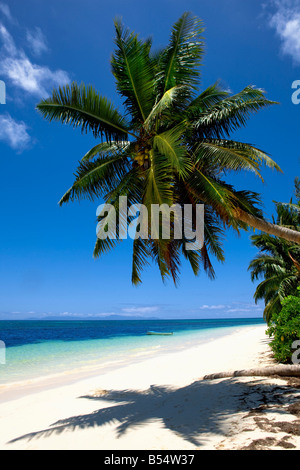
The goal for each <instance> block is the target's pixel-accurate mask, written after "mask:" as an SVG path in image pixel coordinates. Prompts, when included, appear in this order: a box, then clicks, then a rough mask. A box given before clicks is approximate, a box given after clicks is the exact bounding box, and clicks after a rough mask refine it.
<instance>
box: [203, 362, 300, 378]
mask: <svg viewBox="0 0 300 470" xmlns="http://www.w3.org/2000/svg"><path fill="white" fill-rule="evenodd" d="M271 376H280V377H300V365H274V366H270V367H262V368H261V369H245V370H236V371H234V372H219V373H217V374H210V375H205V376H204V377H203V380H216V379H224V378H228V377H271Z"/></svg>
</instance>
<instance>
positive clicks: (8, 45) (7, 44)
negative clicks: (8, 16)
mask: <svg viewBox="0 0 300 470" xmlns="http://www.w3.org/2000/svg"><path fill="white" fill-rule="evenodd" d="M0 38H1V39H2V42H3V53H5V52H6V54H8V55H10V56H15V55H16V54H17V48H16V46H15V43H14V40H13V38H12V36H11V34H9V32H8V31H7V29H6V28H5V26H4V25H3V24H1V23H0Z"/></svg>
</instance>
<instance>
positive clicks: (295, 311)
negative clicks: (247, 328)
mask: <svg viewBox="0 0 300 470" xmlns="http://www.w3.org/2000/svg"><path fill="white" fill-rule="evenodd" d="M296 295H297V296H293V295H290V296H288V297H286V299H284V301H283V302H282V310H281V312H280V313H277V314H273V316H272V323H271V324H270V326H269V328H268V330H267V332H266V333H267V334H268V335H269V336H270V337H272V338H273V339H272V341H271V347H272V350H273V353H274V357H275V359H276V360H277V361H278V362H281V363H284V364H286V363H291V362H292V354H293V352H294V349H293V348H292V344H293V342H294V341H296V340H299V339H300V289H299V288H298V294H296Z"/></svg>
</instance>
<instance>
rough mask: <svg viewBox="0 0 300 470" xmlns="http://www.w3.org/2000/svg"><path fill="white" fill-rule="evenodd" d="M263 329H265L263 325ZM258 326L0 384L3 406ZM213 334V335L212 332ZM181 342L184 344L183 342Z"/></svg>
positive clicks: (201, 333)
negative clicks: (28, 396) (6, 403)
mask: <svg viewBox="0 0 300 470" xmlns="http://www.w3.org/2000/svg"><path fill="white" fill-rule="evenodd" d="M260 326H264V325H260ZM255 327H257V325H247V326H233V327H227V328H224V329H223V328H222V329H220V331H217V333H218V334H217V335H216V336H214V334H215V333H216V332H215V331H213V332H212V333H211V334H212V336H205V335H204V331H203V330H199V331H198V332H197V331H191V334H190V335H189V334H188V335H187V336H183V337H179V338H176V343H175V344H174V343H169V344H164V345H160V346H154V347H153V346H152V347H150V349H146V347H145V346H146V343H145V345H144V349H143V350H142V352H141V351H139V352H138V353H136V352H133V351H132V350H130V351H129V355H128V356H127V357H126V358H123V357H122V356H120V355H119V356H111V358H108V359H107V360H104V361H103V362H101V361H100V363H98V364H96V363H94V364H93V365H84V366H80V367H77V368H75V367H74V366H71V367H69V368H68V369H65V370H62V371H60V372H57V373H51V374H49V373H47V374H45V375H37V376H36V375H34V376H31V377H29V378H28V379H20V380H13V381H11V382H3V383H1V382H0V404H1V403H4V402H6V401H11V400H14V399H16V398H22V397H23V396H26V395H27V394H28V393H35V392H37V391H42V390H43V389H46V388H56V387H59V386H64V385H70V384H73V383H75V382H78V381H81V380H83V379H89V378H93V377H94V376H98V375H102V374H107V373H110V372H113V371H115V370H118V369H120V368H123V367H128V366H130V365H133V364H137V363H140V362H143V361H147V360H151V359H154V358H157V357H163V356H164V355H170V354H176V353H180V352H182V351H187V350H190V349H193V348H198V347H200V346H202V345H205V344H207V343H211V342H214V341H217V340H218V339H222V338H225V337H228V336H230V335H233V334H236V333H238V332H244V331H246V329H252V328H255ZM209 333H210V332H209ZM180 340H182V342H180Z"/></svg>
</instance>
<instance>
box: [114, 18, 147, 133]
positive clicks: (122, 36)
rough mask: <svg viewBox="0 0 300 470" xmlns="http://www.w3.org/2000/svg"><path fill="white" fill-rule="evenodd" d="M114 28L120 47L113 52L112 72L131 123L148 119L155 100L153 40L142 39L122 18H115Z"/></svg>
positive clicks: (117, 44) (116, 40)
mask: <svg viewBox="0 0 300 470" xmlns="http://www.w3.org/2000/svg"><path fill="white" fill-rule="evenodd" d="M115 30H116V39H115V43H116V46H117V50H116V51H115V53H114V54H113V56H112V61H111V66H112V72H113V74H114V76H115V78H116V84H117V90H118V91H119V93H120V94H121V96H122V97H123V98H124V104H125V106H126V109H127V111H128V113H129V114H130V115H131V117H132V123H133V124H137V123H138V122H140V121H145V119H146V117H147V116H148V114H149V113H150V111H151V109H152V107H153V104H154V101H155V95H154V67H153V63H152V61H151V59H150V56H149V53H150V47H151V42H150V41H146V42H143V41H140V40H139V39H138V36H137V35H136V34H134V33H131V32H130V31H129V30H128V29H126V28H124V27H123V25H122V24H121V22H120V21H119V20H116V21H115Z"/></svg>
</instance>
